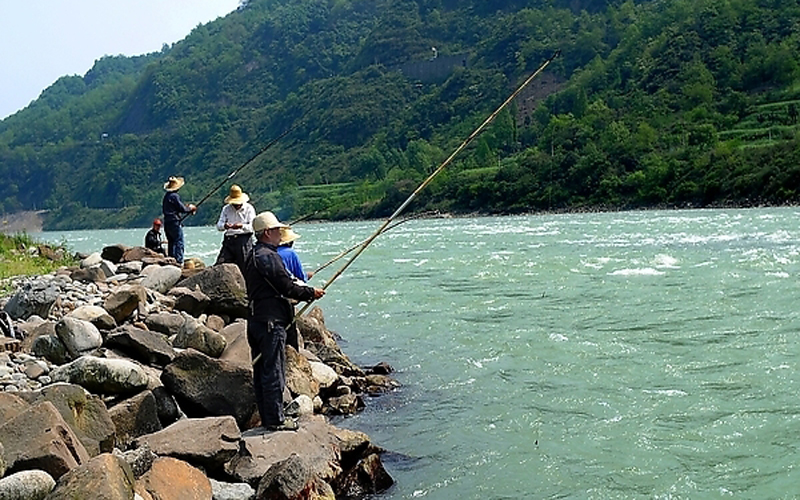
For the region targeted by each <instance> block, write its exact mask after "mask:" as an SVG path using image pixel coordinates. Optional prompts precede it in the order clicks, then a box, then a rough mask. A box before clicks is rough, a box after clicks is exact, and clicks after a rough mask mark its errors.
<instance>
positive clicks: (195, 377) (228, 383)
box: [161, 349, 256, 428]
mask: <svg viewBox="0 0 800 500" xmlns="http://www.w3.org/2000/svg"><path fill="white" fill-rule="evenodd" d="M161 382H162V383H163V384H164V387H166V388H167V390H169V392H171V393H172V394H173V395H174V396H175V399H176V400H177V401H178V404H179V405H180V407H181V408H182V409H183V411H184V412H185V413H186V415H188V416H189V417H209V416H223V415H232V416H233V417H234V418H235V419H236V423H237V424H238V425H239V427H240V428H246V424H247V423H248V422H249V420H250V417H252V415H253V413H254V412H255V410H256V402H255V396H254V393H253V371H252V369H250V367H247V366H242V365H240V364H235V363H231V362H229V361H221V360H218V359H214V358H211V357H209V356H206V355H205V354H203V353H201V352H199V351H195V350H194V349H188V350H186V351H184V352H182V353H180V354H178V356H176V357H175V360H173V362H172V363H170V364H168V365H167V366H166V367H165V368H164V371H163V372H162V374H161Z"/></svg>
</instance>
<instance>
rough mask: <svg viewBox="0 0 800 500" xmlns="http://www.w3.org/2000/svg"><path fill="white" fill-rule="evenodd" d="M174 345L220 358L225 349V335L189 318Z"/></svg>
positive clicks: (173, 342)
mask: <svg viewBox="0 0 800 500" xmlns="http://www.w3.org/2000/svg"><path fill="white" fill-rule="evenodd" d="M172 345H173V346H175V347H179V348H181V349H189V348H192V349H196V350H198V351H200V352H202V353H203V354H207V355H208V356H211V357H212V358H218V357H220V356H221V355H222V352H223V351H225V347H226V346H227V342H226V341H225V337H223V336H222V335H221V334H219V333H217V332H215V331H214V330H212V329H211V328H208V327H207V326H205V325H203V324H202V323H200V322H199V321H196V320H194V319H192V318H187V320H186V321H185V322H184V324H183V326H182V327H181V329H180V330H179V331H178V335H177V336H176V337H175V339H174V340H173V341H172Z"/></svg>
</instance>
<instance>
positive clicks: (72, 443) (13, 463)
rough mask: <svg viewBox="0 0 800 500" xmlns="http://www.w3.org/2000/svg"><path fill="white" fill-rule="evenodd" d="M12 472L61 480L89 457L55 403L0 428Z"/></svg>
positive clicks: (0, 439)
mask: <svg viewBox="0 0 800 500" xmlns="http://www.w3.org/2000/svg"><path fill="white" fill-rule="evenodd" d="M0 443H3V447H4V451H5V456H6V461H7V463H8V472H9V473H11V474H13V473H15V472H18V471H22V470H28V469H40V470H43V471H45V472H47V473H48V474H50V475H51V476H53V478H56V479H58V478H59V477H61V476H62V475H64V474H66V473H67V472H69V471H70V470H71V469H74V468H76V467H78V466H79V465H81V464H83V463H86V462H88V461H89V458H90V457H89V453H87V451H86V448H84V447H83V444H81V441H80V440H79V439H78V437H77V436H76V435H75V433H74V432H73V431H72V429H71V428H70V426H69V425H67V423H66V422H64V419H63V418H62V417H61V414H60V413H59V412H58V410H57V409H56V407H55V406H53V403H51V402H49V401H43V402H41V403H38V404H36V405H33V406H31V407H30V408H28V409H27V410H25V411H24V412H22V413H20V414H19V415H17V416H16V417H14V418H12V419H11V420H9V421H8V422H6V423H4V424H3V425H2V426H0Z"/></svg>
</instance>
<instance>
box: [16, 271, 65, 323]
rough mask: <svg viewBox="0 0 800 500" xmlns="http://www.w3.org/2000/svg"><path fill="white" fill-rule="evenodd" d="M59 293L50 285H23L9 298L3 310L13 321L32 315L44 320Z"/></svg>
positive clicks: (34, 282) (44, 283)
mask: <svg viewBox="0 0 800 500" xmlns="http://www.w3.org/2000/svg"><path fill="white" fill-rule="evenodd" d="M59 293H60V292H59V289H58V287H56V286H54V285H52V284H50V283H47V282H45V281H41V280H37V281H33V282H30V283H27V284H25V285H23V286H22V288H21V289H20V290H19V291H18V292H17V293H15V294H14V296H13V297H11V299H10V300H9V301H8V303H7V304H6V305H5V308H4V310H5V311H6V312H7V313H8V314H9V316H11V318H12V319H15V320H21V319H27V318H29V317H30V316H33V315H36V316H40V317H42V318H46V317H48V316H49V315H50V310H51V309H52V308H53V304H55V303H56V300H58V297H59Z"/></svg>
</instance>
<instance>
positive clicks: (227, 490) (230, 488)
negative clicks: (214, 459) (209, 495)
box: [209, 479, 256, 500]
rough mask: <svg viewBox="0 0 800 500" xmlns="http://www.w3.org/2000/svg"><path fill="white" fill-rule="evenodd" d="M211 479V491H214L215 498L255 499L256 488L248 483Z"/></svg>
mask: <svg viewBox="0 0 800 500" xmlns="http://www.w3.org/2000/svg"><path fill="white" fill-rule="evenodd" d="M209 481H211V491H212V492H213V493H214V496H213V500H253V499H254V498H255V495H256V490H254V489H253V487H252V486H250V485H249V484H247V483H223V482H221V481H215V480H214V479H209Z"/></svg>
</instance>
